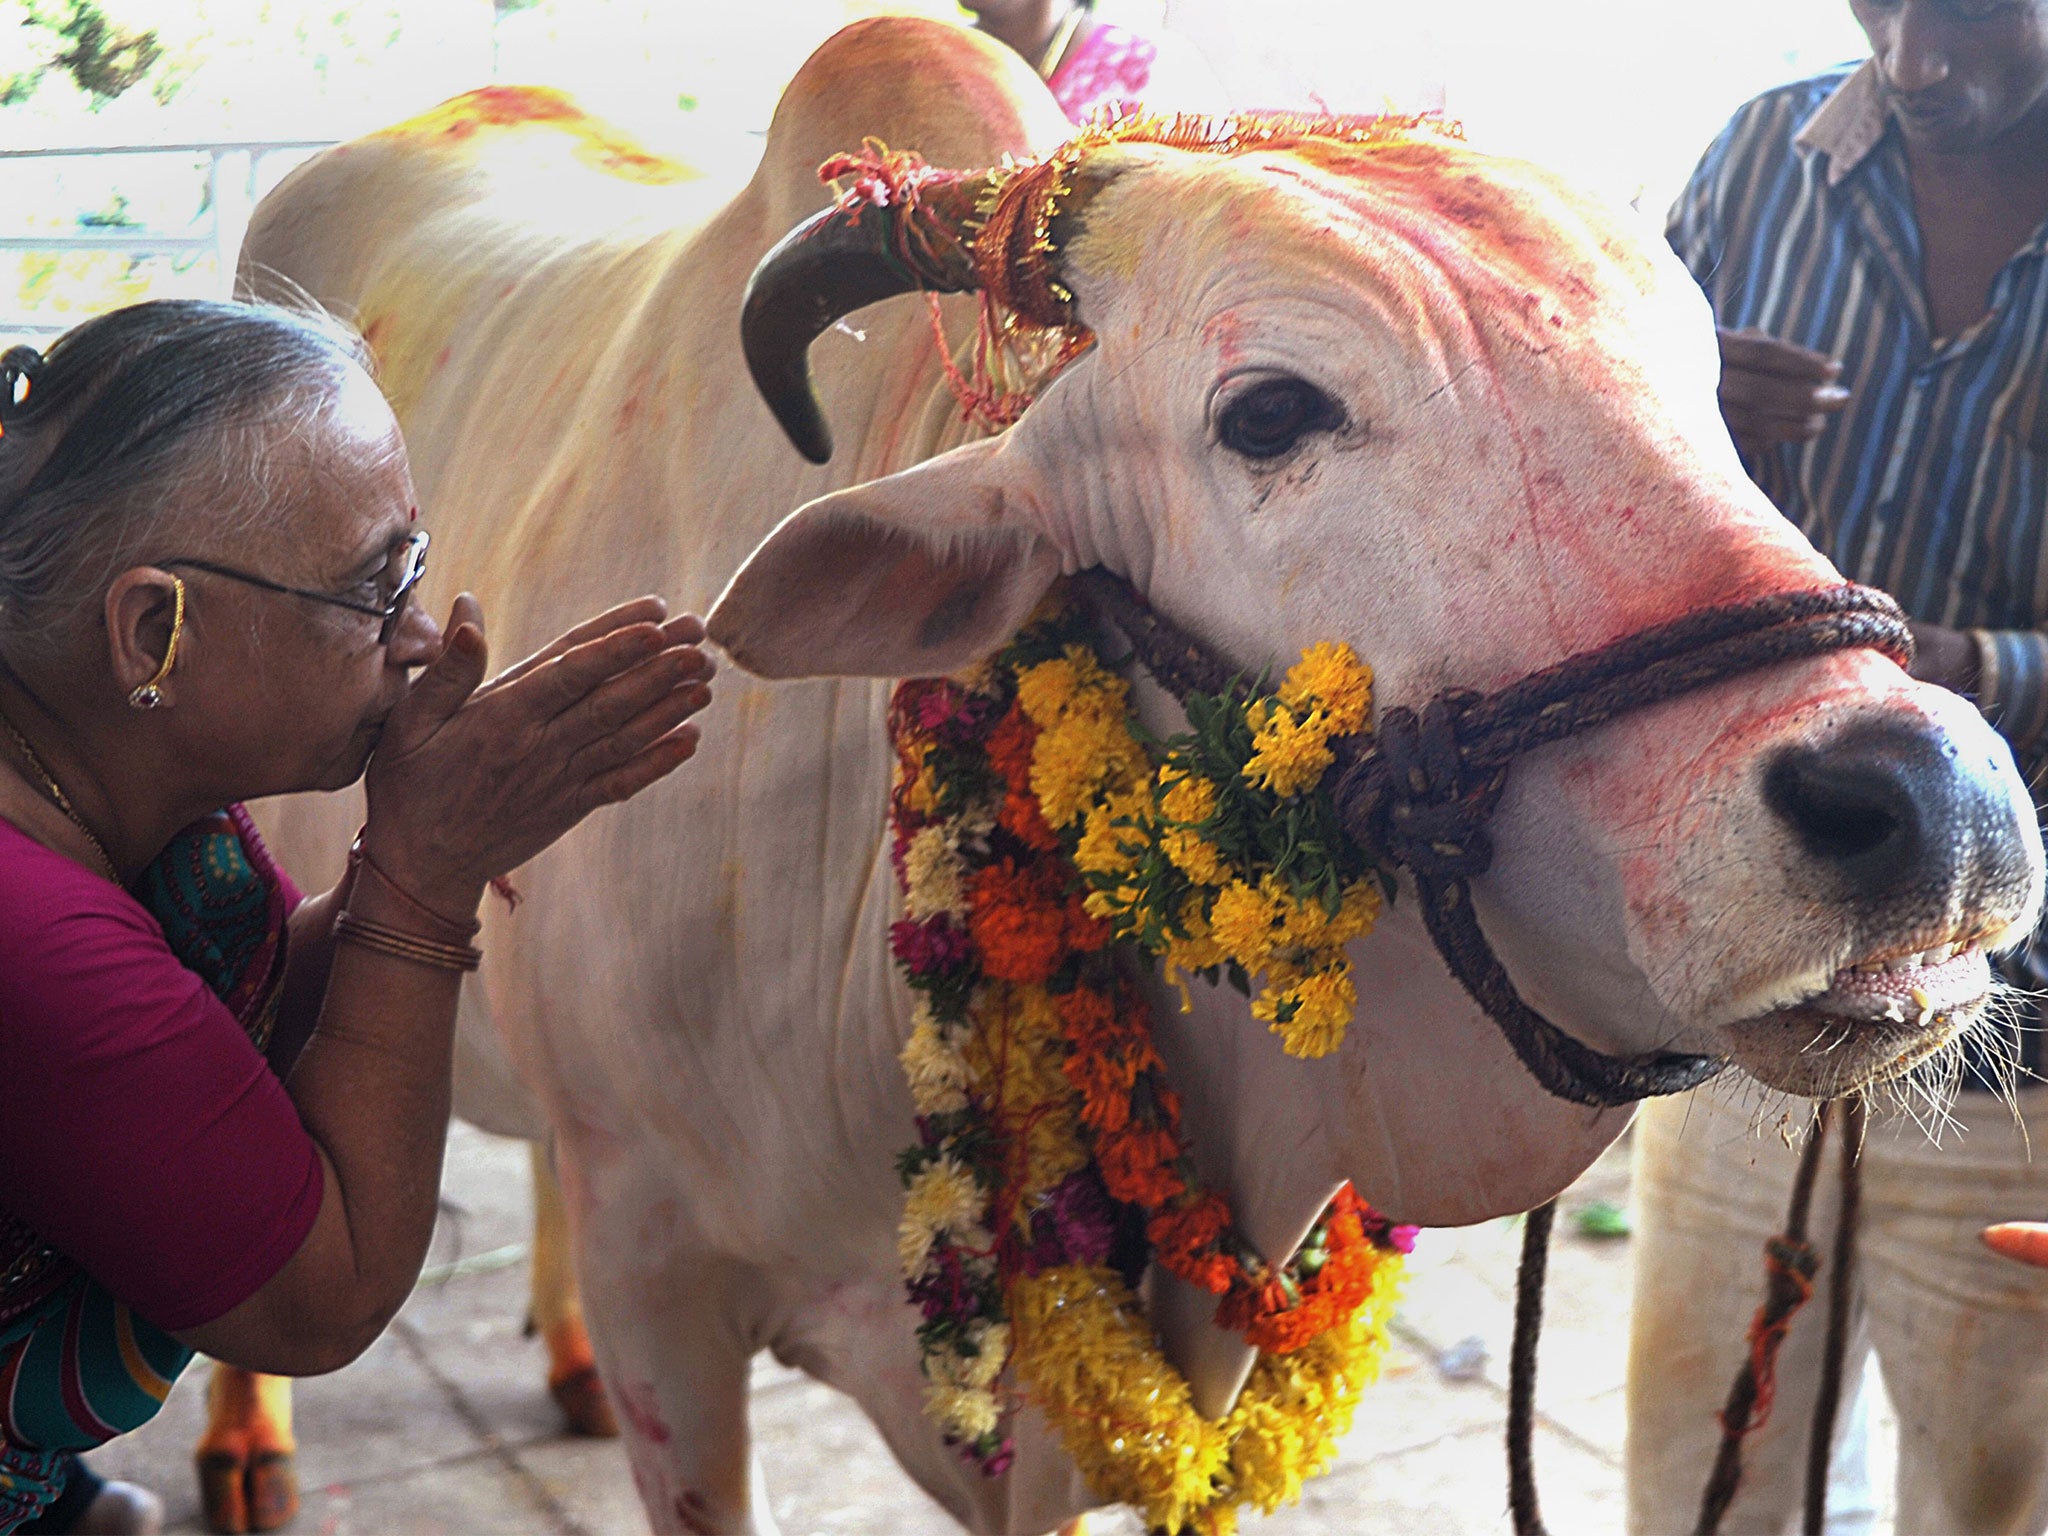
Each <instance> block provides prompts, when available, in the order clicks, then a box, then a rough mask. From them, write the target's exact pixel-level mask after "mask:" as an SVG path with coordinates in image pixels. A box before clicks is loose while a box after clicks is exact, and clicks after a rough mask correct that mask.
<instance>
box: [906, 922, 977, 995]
mask: <svg viewBox="0 0 2048 1536" xmlns="http://www.w3.org/2000/svg"><path fill="white" fill-rule="evenodd" d="M889 949H890V952H891V953H892V954H894V955H895V956H896V959H897V961H898V962H899V963H900V964H901V965H902V966H903V968H904V970H906V971H908V972H909V973H910V976H911V978H912V979H913V980H916V979H919V978H922V977H926V976H933V975H937V974H938V973H939V972H941V971H950V970H953V969H955V968H956V967H958V966H959V965H960V964H962V963H963V962H964V961H965V960H966V959H967V935H966V934H965V933H964V932H962V931H961V930H960V929H958V928H955V927H954V926H953V923H952V920H951V919H950V918H948V917H945V916H944V915H941V916H938V917H933V918H928V919H926V920H925V921H924V922H921V923H917V922H912V921H911V920H910V919H909V918H907V917H906V918H904V919H902V920H901V921H898V922H895V923H891V924H890V925H889Z"/></svg>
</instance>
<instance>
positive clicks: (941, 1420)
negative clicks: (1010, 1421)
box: [924, 1381, 1003, 1440]
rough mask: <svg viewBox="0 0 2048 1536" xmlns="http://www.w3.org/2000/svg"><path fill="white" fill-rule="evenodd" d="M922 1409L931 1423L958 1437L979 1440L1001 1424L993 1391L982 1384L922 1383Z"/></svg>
mask: <svg viewBox="0 0 2048 1536" xmlns="http://www.w3.org/2000/svg"><path fill="white" fill-rule="evenodd" d="M924 1411H925V1413H926V1414H927V1415H929V1416H930V1418H931V1419H932V1422H933V1423H935V1424H937V1425H938V1426H939V1427H940V1428H941V1429H943V1430H945V1431H946V1432H947V1433H948V1434H950V1435H952V1436H954V1437H955V1438H956V1439H960V1440H979V1439H980V1438H981V1437H982V1436H983V1435H987V1434H993V1433H994V1432H995V1430H996V1427H997V1426H998V1425H999V1424H1001V1423H1002V1419H1003V1412H1002V1407H1001V1405H1000V1404H998V1403H997V1402H996V1397H995V1394H994V1393H993V1392H990V1391H989V1390H988V1389H987V1388H985V1387H959V1386H955V1385H953V1383H951V1382H948V1381H928V1382H926V1383H925V1385H924Z"/></svg>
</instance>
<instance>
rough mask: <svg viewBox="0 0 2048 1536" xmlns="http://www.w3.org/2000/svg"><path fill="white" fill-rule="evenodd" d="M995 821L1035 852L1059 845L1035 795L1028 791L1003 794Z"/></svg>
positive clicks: (1049, 849)
mask: <svg viewBox="0 0 2048 1536" xmlns="http://www.w3.org/2000/svg"><path fill="white" fill-rule="evenodd" d="M996 822H997V824H998V825H999V826H1001V827H1002V829H1003V830H1004V831H1005V832H1007V833H1009V834H1010V835H1011V836H1012V837H1014V838H1016V839H1017V841H1018V842H1020V843H1022V844H1023V845H1024V846H1025V847H1027V848H1030V849H1033V850H1035V851H1036V852H1039V853H1051V852H1052V851H1053V850H1054V849H1056V848H1058V847H1059V845H1060V840H1059V838H1058V837H1057V836H1056V835H1055V834H1054V832H1053V830H1052V828H1051V827H1048V826H1047V825H1046V824H1045V817H1044V816H1043V815H1041V814H1040V813H1039V809H1038V798H1037V796H1035V795H1032V794H1030V793H1028V792H1027V793H1023V794H1019V793H1017V792H1015V791H1012V792H1011V793H1010V794H1007V795H1005V796H1004V797H1003V808H1002V810H1001V811H999V812H997V814H996Z"/></svg>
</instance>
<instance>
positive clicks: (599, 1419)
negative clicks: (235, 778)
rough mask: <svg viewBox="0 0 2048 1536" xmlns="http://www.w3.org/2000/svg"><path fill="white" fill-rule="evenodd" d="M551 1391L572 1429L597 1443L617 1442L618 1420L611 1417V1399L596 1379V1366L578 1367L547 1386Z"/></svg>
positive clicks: (601, 1383)
mask: <svg viewBox="0 0 2048 1536" xmlns="http://www.w3.org/2000/svg"><path fill="white" fill-rule="evenodd" d="M548 1392H549V1393H550V1395H552V1396H553V1398H554V1400H555V1401H556V1403H558V1404H559V1405H560V1406H561V1409H562V1416H563V1417H564V1418H566V1419H567V1420H568V1421H569V1428H570V1429H571V1430H572V1431H573V1432H575V1433H576V1434H579V1435H589V1436H591V1437H592V1438H593V1439H597V1440H616V1439H617V1438H618V1437H619V1421H618V1420H617V1419H616V1418H614V1417H613V1416H612V1405H611V1400H610V1399H609V1398H607V1397H606V1396H605V1395H604V1383H603V1382H601V1381H599V1380H598V1379H597V1367H596V1366H594V1365H584V1366H579V1367H577V1368H576V1369H575V1370H573V1371H571V1372H570V1373H569V1374H568V1375H566V1376H564V1377H563V1378H562V1379H561V1380H560V1381H551V1382H549V1383H548Z"/></svg>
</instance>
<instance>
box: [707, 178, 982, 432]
mask: <svg viewBox="0 0 2048 1536" xmlns="http://www.w3.org/2000/svg"><path fill="white" fill-rule="evenodd" d="M989 179H990V178H989V177H988V176H986V175H975V176H943V177H934V178H933V179H932V180H930V181H927V182H925V183H924V184H923V185H922V186H921V187H919V188H918V192H917V196H916V197H915V198H913V199H910V200H908V201H907V204H898V205H896V206H891V207H887V208H878V207H876V206H874V205H873V204H872V203H866V204H857V205H855V206H853V207H850V208H849V207H840V206H834V207H831V208H827V209H826V210H825V211H824V212H823V213H820V214H818V215H816V216H815V217H813V218H810V219H807V220H805V221H804V222H803V223H801V224H799V225H798V226H797V227H796V228H795V229H793V230H791V231H790V232H789V233H788V234H787V235H785V236H784V237H783V238H782V240H781V241H780V242H779V243H778V244H777V245H776V246H775V248H774V249H773V250H771V251H770V252H769V253H768V254H767V255H766V256H764V257H762V258H761V264H760V265H759V266H757V267H756V268H754V275H753V276H752V277H751V278H749V279H748V280H747V296H746V302H745V304H744V305H743V306H742V308H741V310H740V346H741V348H742V349H743V350H744V351H745V353H746V357H747V369H748V371H749V372H751V373H752V374H753V376H754V384H755V387H756V388H758V389H759V390H760V391H761V394H762V397H763V398H764V399H766V400H767V402H768V408H769V409H770V410H772V411H774V412H775V419H776V420H777V421H779V422H781V423H782V430H783V431H784V432H786V433H788V434H789V440H790V441H791V442H792V443H794V444H795V445H796V450H797V452H798V453H801V454H802V455H803V456H804V457H805V458H807V459H809V460H810V461H811V462H812V463H813V464H823V463H824V462H826V460H828V459H830V458H831V457H832V431H831V428H829V427H828V426H826V424H825V414H824V412H823V411H822V410H821V409H820V408H819V406H818V396H817V391H816V390H815V389H814V388H813V387H812V385H811V364H810V348H811V343H812V342H813V341H815V340H817V338H818V337H819V336H821V335H823V334H824V332H825V331H826V330H827V329H828V328H829V327H830V326H831V325H832V324H833V322H834V321H836V320H838V319H839V318H840V317H841V316H842V315H850V314H852V313H853V311H855V310H856V309H860V308H862V307H863V306H864V305H868V304H874V303H878V302H880V301H881V300H883V299H887V298H893V297H894V296H895V295H897V294H899V293H914V292H917V291H918V290H920V289H925V290H930V291H932V292H935V293H963V292H966V291H967V290H969V289H971V288H973V287H975V286H976V285H975V278H974V267H973V263H972V261H971V259H970V253H969V250H968V244H967V241H968V230H969V229H970V228H971V226H972V223H973V220H974V216H975V215H974V209H975V202H976V199H977V198H979V197H980V196H981V194H982V192H983V190H984V188H985V187H986V186H987V185H988V182H989Z"/></svg>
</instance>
